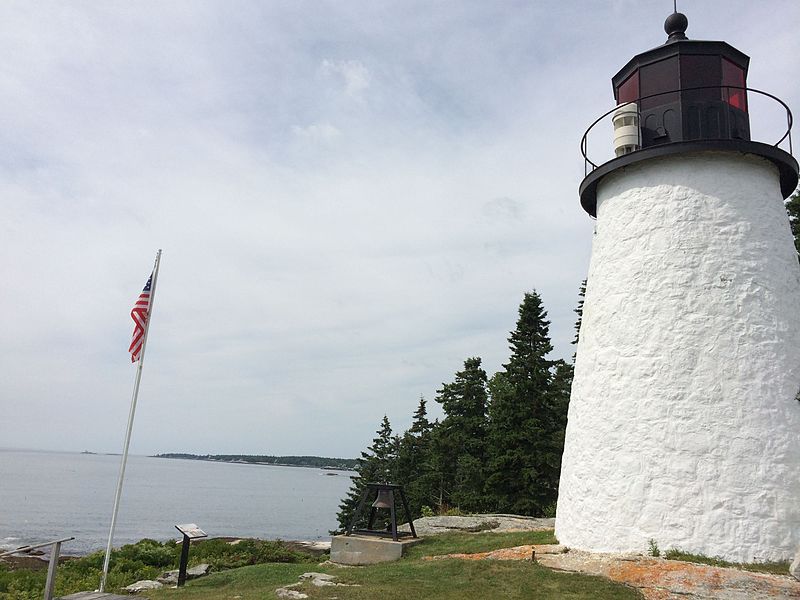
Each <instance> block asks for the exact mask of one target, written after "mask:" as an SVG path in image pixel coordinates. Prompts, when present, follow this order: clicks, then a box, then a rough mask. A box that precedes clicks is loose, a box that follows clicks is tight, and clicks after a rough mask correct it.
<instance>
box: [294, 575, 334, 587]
mask: <svg viewBox="0 0 800 600" xmlns="http://www.w3.org/2000/svg"><path fill="white" fill-rule="evenodd" d="M300 579H301V580H310V581H311V584H312V585H313V586H315V587H326V586H329V585H341V584H338V583H334V581H333V580H334V579H336V577H335V576H334V575H328V574H326V573H303V574H302V575H300Z"/></svg>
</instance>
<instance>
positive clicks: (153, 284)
mask: <svg viewBox="0 0 800 600" xmlns="http://www.w3.org/2000/svg"><path fill="white" fill-rule="evenodd" d="M160 263H161V250H160V249H159V251H158V253H157V254H156V264H155V266H154V267H153V281H152V282H151V283H150V306H149V307H148V309H147V321H146V322H145V324H144V338H143V339H142V350H141V352H140V353H139V364H138V365H137V367H136V382H135V383H134V384H133V397H132V398H131V409H130V412H129V414H128V429H127V431H126V432H125V446H124V448H123V450H122V462H121V463H120V467H119V479H118V480H117V492H116V494H115V495H114V512H113V513H112V515H111V529H110V531H109V532H108V545H107V546H106V558H105V561H103V577H102V579H101V580H100V588H99V590H98V591H100V592H104V591H105V587H106V578H107V577H108V564H109V561H110V560H111V544H112V543H113V541H114V527H115V526H116V525H117V513H118V512H119V501H120V499H121V498H122V480H123V479H124V478H125V465H126V464H127V462H128V447H129V446H130V444H131V431H132V430H133V416H134V414H135V413H136V400H137V398H138V397H139V383H140V382H141V380H142V365H143V364H144V351H145V348H146V347H147V334H148V333H149V332H150V321H151V320H152V317H153V305H154V304H155V300H156V282H157V281H158V267H159V264H160Z"/></svg>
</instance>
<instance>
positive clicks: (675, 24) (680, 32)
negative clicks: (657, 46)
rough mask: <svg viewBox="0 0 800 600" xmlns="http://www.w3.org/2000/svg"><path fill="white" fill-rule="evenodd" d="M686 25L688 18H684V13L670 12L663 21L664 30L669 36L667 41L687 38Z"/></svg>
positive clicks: (687, 24)
mask: <svg viewBox="0 0 800 600" xmlns="http://www.w3.org/2000/svg"><path fill="white" fill-rule="evenodd" d="M688 27H689V19H687V18H686V15H685V14H683V13H679V12H674V13H672V14H671V15H670V16H668V17H667V20H666V21H664V31H666V32H667V35H668V36H669V38H668V39H667V41H668V42H672V41H675V40H685V39H687V38H686V29H687V28H688Z"/></svg>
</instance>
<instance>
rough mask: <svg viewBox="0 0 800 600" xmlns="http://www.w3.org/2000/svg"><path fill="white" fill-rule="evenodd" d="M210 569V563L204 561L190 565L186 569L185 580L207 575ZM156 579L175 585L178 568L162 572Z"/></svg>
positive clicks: (165, 583)
mask: <svg viewBox="0 0 800 600" xmlns="http://www.w3.org/2000/svg"><path fill="white" fill-rule="evenodd" d="M210 570H211V565H209V564H206V563H201V564H199V565H196V566H194V567H192V568H191V569H186V580H187V581H188V580H190V579H197V578H198V577H202V576H203V575H208V572H209V571H210ZM157 580H158V581H160V582H161V583H163V584H164V585H175V584H176V583H178V569H175V570H174V571H166V572H164V573H162V574H161V575H160V576H159V577H157Z"/></svg>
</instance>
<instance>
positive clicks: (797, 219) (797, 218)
mask: <svg viewBox="0 0 800 600" xmlns="http://www.w3.org/2000/svg"><path fill="white" fill-rule="evenodd" d="M786 212H787V213H789V225H790V226H791V228H792V235H793V236H794V247H795V250H796V251H797V256H798V259H800V188H798V189H796V190H795V191H794V194H792V195H791V196H790V197H789V199H788V200H787V201H786Z"/></svg>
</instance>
